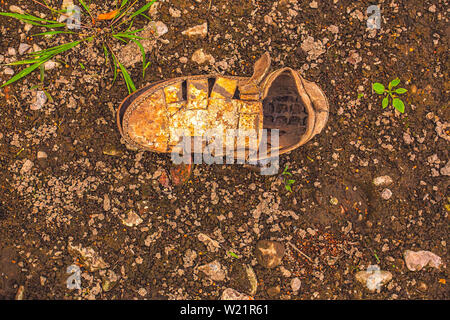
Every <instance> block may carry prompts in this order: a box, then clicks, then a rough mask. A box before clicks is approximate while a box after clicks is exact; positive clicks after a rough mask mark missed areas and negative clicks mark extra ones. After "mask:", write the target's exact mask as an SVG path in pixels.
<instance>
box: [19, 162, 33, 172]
mask: <svg viewBox="0 0 450 320" xmlns="http://www.w3.org/2000/svg"><path fill="white" fill-rule="evenodd" d="M33 166H34V163H33V162H32V161H31V160H28V159H27V160H25V162H24V163H23V166H22V169H20V174H25V173H28V172H29V171H30V170H31V168H33Z"/></svg>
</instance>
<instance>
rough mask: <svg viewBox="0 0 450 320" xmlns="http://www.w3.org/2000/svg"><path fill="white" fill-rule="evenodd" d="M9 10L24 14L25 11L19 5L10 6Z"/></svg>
mask: <svg viewBox="0 0 450 320" xmlns="http://www.w3.org/2000/svg"><path fill="white" fill-rule="evenodd" d="M9 11H11V12H14V13H20V14H24V13H25V12H24V11H23V10H22V9H21V8H20V7H18V6H14V5H13V6H9Z"/></svg>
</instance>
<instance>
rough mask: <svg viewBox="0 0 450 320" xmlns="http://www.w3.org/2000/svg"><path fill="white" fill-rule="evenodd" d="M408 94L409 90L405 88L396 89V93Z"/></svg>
mask: <svg viewBox="0 0 450 320" xmlns="http://www.w3.org/2000/svg"><path fill="white" fill-rule="evenodd" d="M406 92H408V90H406V89H405V88H398V89H395V93H398V94H404V93H406Z"/></svg>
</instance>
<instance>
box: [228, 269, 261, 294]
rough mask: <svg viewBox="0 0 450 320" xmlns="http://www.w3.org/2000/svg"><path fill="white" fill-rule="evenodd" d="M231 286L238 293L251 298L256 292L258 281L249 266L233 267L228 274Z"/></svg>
mask: <svg viewBox="0 0 450 320" xmlns="http://www.w3.org/2000/svg"><path fill="white" fill-rule="evenodd" d="M230 278H231V285H232V286H233V287H234V288H236V289H237V290H239V291H242V292H245V293H247V294H249V295H251V296H253V295H255V294H256V291H257V290H258V279H257V278H256V274H255V272H254V271H253V268H252V267H251V266H249V265H241V264H239V265H235V266H234V267H233V269H232V271H231V274H230Z"/></svg>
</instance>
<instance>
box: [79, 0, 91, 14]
mask: <svg viewBox="0 0 450 320" xmlns="http://www.w3.org/2000/svg"><path fill="white" fill-rule="evenodd" d="M80 3H81V5H82V6H83V8H84V10H86V11H87V13H90V8H89V6H87V5H86V4H85V3H84V1H83V0H80Z"/></svg>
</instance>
